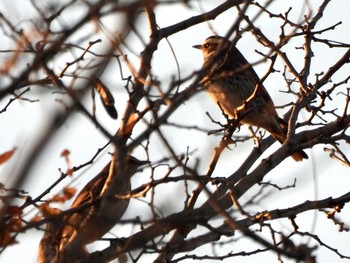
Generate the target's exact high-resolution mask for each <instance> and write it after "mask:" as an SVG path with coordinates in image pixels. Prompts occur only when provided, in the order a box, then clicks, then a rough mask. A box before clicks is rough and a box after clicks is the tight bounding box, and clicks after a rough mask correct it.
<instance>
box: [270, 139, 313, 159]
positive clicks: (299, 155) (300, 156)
mask: <svg viewBox="0 0 350 263" xmlns="http://www.w3.org/2000/svg"><path fill="white" fill-rule="evenodd" d="M270 133H271V135H272V136H273V137H274V138H275V139H276V140H277V141H279V142H280V143H281V144H283V143H284V141H285V140H286V135H285V134H284V133H283V134H280V133H276V132H270ZM291 157H292V158H293V159H294V160H295V161H297V162H300V161H302V160H304V159H309V156H308V155H307V154H306V153H305V152H304V151H303V150H298V151H296V152H293V153H292V154H291Z"/></svg>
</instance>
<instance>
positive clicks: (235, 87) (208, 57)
mask: <svg viewBox="0 0 350 263" xmlns="http://www.w3.org/2000/svg"><path fill="white" fill-rule="evenodd" d="M193 48H196V49H199V50H201V51H202V53H203V57H204V62H203V67H202V68H203V70H205V72H206V73H205V74H206V75H205V76H204V77H203V79H202V81H201V83H203V85H204V88H205V89H206V90H207V91H208V93H209V95H210V96H211V98H212V99H213V100H214V101H215V102H216V103H217V104H219V106H220V107H221V108H222V109H223V111H224V112H225V114H227V115H229V116H230V117H231V118H234V119H237V118H238V117H239V121H240V123H243V124H247V125H250V126H256V127H259V128H263V129H265V130H266V131H268V132H269V133H270V134H271V135H272V136H273V137H274V138H275V139H276V140H277V141H279V142H280V143H281V144H283V143H284V142H285V140H286V138H287V131H288V124H287V123H286V122H285V121H284V120H283V119H282V118H280V117H279V116H278V114H277V112H276V109H275V106H274V103H273V101H272V99H271V97H270V95H269V94H268V92H267V90H266V89H265V87H264V85H263V84H262V83H261V80H260V78H259V77H258V75H257V74H256V72H255V71H254V69H253V68H252V66H251V65H250V64H249V62H248V61H247V60H246V59H245V58H244V56H243V55H242V53H241V52H240V51H239V50H238V49H237V48H236V47H235V46H233V45H232V42H231V41H230V40H228V39H226V38H224V37H220V36H217V35H214V36H210V37H208V38H207V39H206V40H205V41H204V43H202V44H200V45H194V46H193ZM291 156H292V158H293V159H294V160H295V161H302V160H303V159H308V156H307V154H306V153H305V152H304V151H302V150H298V151H296V152H293V153H292V154H291Z"/></svg>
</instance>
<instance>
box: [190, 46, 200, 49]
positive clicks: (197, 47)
mask: <svg viewBox="0 0 350 263" xmlns="http://www.w3.org/2000/svg"><path fill="white" fill-rule="evenodd" d="M192 47H193V48H196V49H202V46H201V45H194V46H192Z"/></svg>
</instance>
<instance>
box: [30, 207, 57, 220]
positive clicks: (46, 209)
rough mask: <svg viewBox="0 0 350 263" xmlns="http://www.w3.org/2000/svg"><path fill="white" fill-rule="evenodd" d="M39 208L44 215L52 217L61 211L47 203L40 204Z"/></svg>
mask: <svg viewBox="0 0 350 263" xmlns="http://www.w3.org/2000/svg"><path fill="white" fill-rule="evenodd" d="M39 210H40V212H41V213H42V214H43V216H44V217H52V216H55V215H58V214H60V213H61V210H60V209H58V208H53V207H50V206H49V204H48V203H46V204H42V205H40V206H39ZM33 219H34V218H33Z"/></svg>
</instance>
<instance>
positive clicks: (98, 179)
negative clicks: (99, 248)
mask: <svg viewBox="0 0 350 263" xmlns="http://www.w3.org/2000/svg"><path fill="white" fill-rule="evenodd" d="M147 163H148V161H140V160H138V159H136V158H134V157H132V156H129V157H128V158H127V161H126V163H125V164H123V165H124V172H123V173H119V171H118V169H117V168H118V167H117V165H115V164H114V162H113V161H112V162H111V163H109V164H107V165H106V166H105V167H104V168H103V169H102V171H101V172H100V173H99V174H98V175H97V176H95V177H94V178H93V179H92V180H91V181H90V182H88V183H87V184H86V185H85V187H84V188H83V189H82V190H81V191H80V193H79V194H78V196H77V197H76V199H75V200H74V202H73V204H72V205H71V208H79V207H82V209H81V210H79V211H77V212H76V213H72V214H70V215H67V216H65V217H64V218H63V223H62V224H63V226H62V227H61V229H60V231H59V232H58V231H56V232H58V234H57V237H56V238H57V240H56V241H55V243H58V245H57V249H56V250H57V255H56V256H55V258H54V259H53V260H52V261H50V262H75V261H78V260H80V259H83V258H85V257H86V256H87V252H86V250H85V246H86V245H88V244H90V243H92V242H94V241H96V240H98V239H100V238H101V237H102V236H104V235H105V234H106V233H108V232H109V231H110V230H111V229H112V228H113V227H114V226H115V225H116V224H117V223H118V222H119V220H120V218H121V217H122V216H123V214H124V213H125V211H126V209H127V207H128V205H129V202H130V198H128V197H123V195H126V194H127V193H128V192H130V190H131V184H130V178H131V177H132V175H133V174H134V173H136V172H137V169H138V168H139V167H140V166H142V165H144V164H147ZM111 166H112V167H111ZM110 169H115V170H114V171H113V172H114V173H115V174H114V175H115V176H117V178H116V179H117V181H118V182H119V183H118V185H117V189H114V191H113V192H114V193H115V195H114V196H115V197H113V198H109V199H108V201H107V202H108V207H109V209H107V210H106V209H104V210H102V211H101V209H100V204H101V202H102V198H103V193H104V192H103V191H104V189H105V187H106V181H107V178H108V176H109V173H110ZM43 262H48V261H43Z"/></svg>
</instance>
